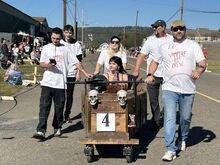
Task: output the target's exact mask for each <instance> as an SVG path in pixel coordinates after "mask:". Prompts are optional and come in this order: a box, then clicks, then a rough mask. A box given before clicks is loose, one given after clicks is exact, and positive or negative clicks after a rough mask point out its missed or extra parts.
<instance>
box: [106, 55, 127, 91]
mask: <svg viewBox="0 0 220 165" xmlns="http://www.w3.org/2000/svg"><path fill="white" fill-rule="evenodd" d="M109 69H110V71H109V72H107V73H105V74H104V76H105V77H106V78H107V79H108V81H128V75H127V73H126V71H125V69H124V67H123V63H122V60H121V58H120V57H117V56H113V57H111V58H110V60H109ZM117 85H118V86H119V87H121V89H127V86H128V84H127V83H118V84H117Z"/></svg>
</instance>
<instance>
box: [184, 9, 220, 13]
mask: <svg viewBox="0 0 220 165" xmlns="http://www.w3.org/2000/svg"><path fill="white" fill-rule="evenodd" d="M184 10H186V11H189V12H194V13H208V14H220V11H205V10H195V9H189V8H185V9H184Z"/></svg>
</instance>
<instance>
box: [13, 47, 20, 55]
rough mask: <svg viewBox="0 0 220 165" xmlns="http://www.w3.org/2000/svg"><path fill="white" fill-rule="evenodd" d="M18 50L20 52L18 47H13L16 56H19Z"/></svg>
mask: <svg viewBox="0 0 220 165" xmlns="http://www.w3.org/2000/svg"><path fill="white" fill-rule="evenodd" d="M18 52H19V49H18V47H13V48H12V53H13V55H14V56H18Z"/></svg>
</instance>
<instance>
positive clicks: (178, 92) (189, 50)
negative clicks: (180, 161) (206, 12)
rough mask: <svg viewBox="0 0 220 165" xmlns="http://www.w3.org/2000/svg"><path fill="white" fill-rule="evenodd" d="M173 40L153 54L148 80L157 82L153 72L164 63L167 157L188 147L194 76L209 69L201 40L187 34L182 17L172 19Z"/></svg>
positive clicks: (196, 76) (163, 96) (164, 157)
mask: <svg viewBox="0 0 220 165" xmlns="http://www.w3.org/2000/svg"><path fill="white" fill-rule="evenodd" d="M171 33H172V35H173V37H174V40H173V42H171V43H167V44H164V45H161V46H160V48H159V49H158V53H157V56H154V58H153V60H152V62H151V64H150V67H149V74H151V75H149V76H147V78H146V79H145V82H147V83H148V84H152V83H154V81H155V80H154V77H153V75H154V73H155V71H156V69H157V66H158V63H162V64H163V85H162V91H163V94H162V98H163V105H164V136H165V142H166V148H167V152H166V153H165V155H164V156H163V157H162V160H164V161H172V160H173V159H175V158H176V151H177V150H182V151H183V150H185V149H186V141H187V138H188V134H189V127H190V123H191V117H192V106H193V101H194V97H195V92H196V87H195V80H196V79H198V78H199V77H200V76H201V74H202V73H203V72H204V71H205V69H206V61H205V57H204V56H203V53H202V50H201V48H200V46H199V44H198V43H196V42H195V41H192V40H189V39H187V38H186V26H185V23H184V22H183V21H182V20H177V21H173V22H172V23H171ZM177 107H178V108H179V114H180V121H179V131H178V132H179V136H178V146H176V145H175V133H176V119H177V117H176V114H177V113H176V108H177Z"/></svg>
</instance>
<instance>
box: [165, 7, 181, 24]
mask: <svg viewBox="0 0 220 165" xmlns="http://www.w3.org/2000/svg"><path fill="white" fill-rule="evenodd" d="M179 11H180V8H179V9H178V10H177V11H176V12H175V13H174V14H173V15H172V16H171V17H170V18H169V19H168V20H167V21H166V22H169V21H170V20H171V19H173V17H175V16H176V15H177V14H178V13H179Z"/></svg>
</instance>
